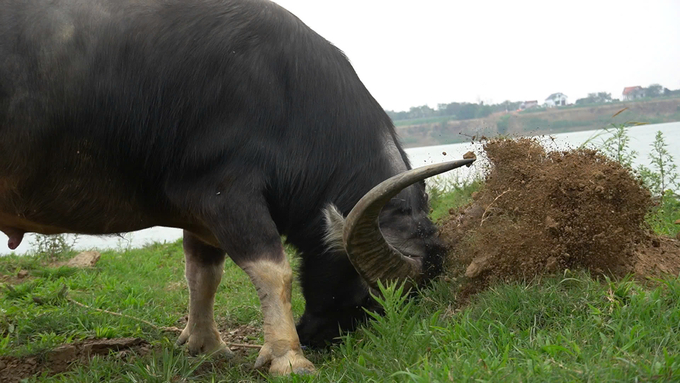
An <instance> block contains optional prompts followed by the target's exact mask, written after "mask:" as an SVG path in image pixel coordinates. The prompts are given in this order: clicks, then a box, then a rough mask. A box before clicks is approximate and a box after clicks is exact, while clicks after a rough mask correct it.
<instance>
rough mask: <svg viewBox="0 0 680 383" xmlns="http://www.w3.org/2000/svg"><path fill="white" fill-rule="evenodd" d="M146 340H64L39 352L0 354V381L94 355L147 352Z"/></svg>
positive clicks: (50, 371) (59, 370) (18, 378)
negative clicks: (34, 353) (16, 355)
mask: <svg viewBox="0 0 680 383" xmlns="http://www.w3.org/2000/svg"><path fill="white" fill-rule="evenodd" d="M149 349H150V348H149V344H148V343H147V342H146V341H145V340H143V339H140V338H116V339H88V340H84V341H82V342H77V343H71V344H65V345H63V346H60V347H57V348H55V349H53V350H51V351H47V352H45V353H42V354H40V355H29V356H24V357H14V356H2V357H0V383H14V382H20V381H21V380H22V379H26V378H30V377H32V376H35V375H37V374H42V373H47V375H54V374H58V373H62V372H65V371H67V370H68V369H69V368H70V367H71V365H72V364H74V363H80V364H87V363H89V361H90V359H91V358H92V357H93V356H95V355H100V356H110V355H111V354H112V353H113V354H115V357H116V358H117V359H128V358H131V357H132V356H134V355H144V354H146V353H147V352H149Z"/></svg>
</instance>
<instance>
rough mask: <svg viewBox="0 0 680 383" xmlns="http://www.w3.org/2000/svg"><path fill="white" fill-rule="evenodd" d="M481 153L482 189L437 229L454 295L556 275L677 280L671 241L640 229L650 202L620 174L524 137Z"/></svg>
mask: <svg viewBox="0 0 680 383" xmlns="http://www.w3.org/2000/svg"><path fill="white" fill-rule="evenodd" d="M483 149H484V152H485V154H486V157H487V158H488V159H489V164H490V165H489V169H488V173H487V176H486V181H485V186H484V187H483V188H482V189H481V190H480V191H479V192H477V193H475V194H474V195H473V202H472V203H471V204H469V205H468V206H466V207H464V208H461V209H458V210H456V209H452V210H451V211H449V213H450V216H449V219H448V220H447V221H445V222H444V224H443V226H442V228H441V236H442V238H443V239H444V240H445V242H447V244H448V245H449V246H450V248H451V252H450V257H449V260H448V261H449V262H448V265H449V273H450V275H451V276H454V277H456V278H460V277H463V279H464V280H465V283H464V285H463V291H462V294H461V295H462V296H463V297H466V296H469V295H470V294H474V293H475V292H478V291H480V290H483V289H485V288H486V287H487V286H488V285H489V284H490V283H492V282H494V281H513V280H515V281H516V280H531V279H532V278H534V277H537V276H541V275H547V274H557V273H560V272H562V271H564V270H565V269H571V270H577V269H585V270H588V271H589V272H590V273H591V274H593V275H596V276H597V275H608V276H615V277H619V276H623V275H626V274H630V273H633V274H635V275H636V276H637V277H640V278H641V279H644V278H646V277H648V276H660V275H662V274H672V275H678V273H680V244H679V243H678V240H676V239H671V238H660V237H657V236H655V235H654V234H652V233H651V232H650V230H649V229H648V228H647V226H646V224H645V221H644V218H645V215H646V214H647V212H648V211H649V208H650V207H651V206H652V198H651V196H650V194H649V192H648V191H647V190H646V189H645V188H644V187H643V186H642V185H641V183H640V182H639V180H637V179H636V177H635V176H634V175H633V174H631V172H630V171H629V170H628V169H626V168H625V167H622V166H621V165H619V164H618V163H617V162H614V161H612V160H610V159H608V158H607V157H605V156H603V155H601V154H599V153H598V152H596V151H594V150H589V149H574V150H568V151H552V152H547V151H546V150H545V149H544V147H543V146H542V145H541V144H540V143H539V142H538V140H535V139H528V138H520V139H502V140H492V141H487V142H486V143H485V144H484V146H483Z"/></svg>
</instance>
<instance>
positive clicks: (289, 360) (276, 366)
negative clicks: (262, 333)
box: [254, 343, 316, 376]
mask: <svg viewBox="0 0 680 383" xmlns="http://www.w3.org/2000/svg"><path fill="white" fill-rule="evenodd" d="M276 351H278V350H276ZM276 351H275V348H274V347H272V346H271V345H270V344H267V343H265V345H264V346H262V349H261V350H260V355H259V356H258V357H257V360H256V361H255V366H254V368H255V369H258V368H261V367H263V366H265V365H266V364H267V363H271V364H270V366H269V373H270V374H271V375H274V376H280V375H290V374H291V373H294V374H299V375H311V374H314V373H316V369H315V368H314V364H312V362H310V361H308V360H307V358H305V357H304V355H302V350H301V349H298V350H290V349H288V350H287V351H284V352H281V353H279V352H276Z"/></svg>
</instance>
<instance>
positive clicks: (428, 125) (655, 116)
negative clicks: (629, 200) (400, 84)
mask: <svg viewBox="0 0 680 383" xmlns="http://www.w3.org/2000/svg"><path fill="white" fill-rule="evenodd" d="M624 108H627V109H626V110H625V111H624V112H623V113H621V114H619V115H617V116H616V117H612V116H613V115H614V114H616V113H617V112H619V111H620V110H622V109H624ZM626 121H638V122H645V123H649V124H658V123H665V122H676V121H680V98H667V99H654V100H644V101H630V102H629V101H626V102H612V103H606V104H601V105H588V106H567V107H561V108H552V109H537V110H526V111H522V112H517V111H513V112H508V113H496V114H493V115H491V116H489V117H486V118H479V119H471V120H452V119H448V120H447V119H446V117H439V118H434V119H433V118H430V119H422V120H409V121H408V122H405V121H395V123H396V124H397V133H398V134H399V137H400V138H401V140H402V142H403V144H404V146H405V147H407V148H414V147H422V146H431V145H445V144H452V143H461V142H466V141H470V140H471V138H472V137H473V136H477V137H479V136H482V135H486V136H495V135H497V134H511V135H512V134H521V135H541V134H557V133H568V132H578V131H585V130H597V129H601V128H603V127H606V126H608V125H610V124H612V123H622V122H626Z"/></svg>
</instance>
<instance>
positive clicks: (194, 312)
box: [177, 230, 233, 357]
mask: <svg viewBox="0 0 680 383" xmlns="http://www.w3.org/2000/svg"><path fill="white" fill-rule="evenodd" d="M184 257H185V259H186V267H185V274H186V279H187V284H188V285H189V320H188V321H187V325H186V327H185V328H184V331H182V334H180V336H179V339H177V344H180V345H181V344H185V343H186V344H187V349H188V351H189V353H190V354H191V355H197V354H199V353H208V354H210V353H218V354H220V355H223V356H229V357H231V356H232V355H233V354H232V352H231V351H230V350H229V349H228V348H227V346H226V344H225V343H224V342H223V341H222V339H221V338H220V333H219V332H218V331H217V326H216V324H215V319H214V313H213V305H214V303H215V292H216V291H217V287H218V286H219V284H220V280H221V279H222V273H223V272H224V259H225V253H224V251H223V250H221V249H218V248H216V247H212V246H209V245H207V244H205V243H203V242H202V241H200V240H199V239H198V238H196V237H195V236H194V235H193V234H191V233H189V232H187V231H186V230H185V231H184Z"/></svg>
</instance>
